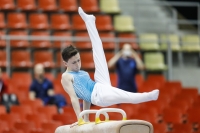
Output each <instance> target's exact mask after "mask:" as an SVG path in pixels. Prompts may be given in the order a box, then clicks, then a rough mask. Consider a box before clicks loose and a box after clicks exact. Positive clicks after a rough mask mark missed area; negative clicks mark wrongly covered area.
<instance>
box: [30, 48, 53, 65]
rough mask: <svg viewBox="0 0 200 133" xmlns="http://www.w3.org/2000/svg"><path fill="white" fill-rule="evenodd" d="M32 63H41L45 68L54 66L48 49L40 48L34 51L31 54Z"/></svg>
mask: <svg viewBox="0 0 200 133" xmlns="http://www.w3.org/2000/svg"><path fill="white" fill-rule="evenodd" d="M33 58H34V64H38V63H42V64H43V65H44V67H45V68H53V67H55V63H54V61H53V54H52V52H50V51H46V50H40V51H35V52H34V54H33Z"/></svg>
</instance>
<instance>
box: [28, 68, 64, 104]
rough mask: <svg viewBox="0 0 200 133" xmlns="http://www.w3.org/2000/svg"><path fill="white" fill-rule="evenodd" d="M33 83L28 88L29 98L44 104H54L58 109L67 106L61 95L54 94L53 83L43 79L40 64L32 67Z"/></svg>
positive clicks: (42, 70)
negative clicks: (37, 99)
mask: <svg viewBox="0 0 200 133" xmlns="http://www.w3.org/2000/svg"><path fill="white" fill-rule="evenodd" d="M34 76H35V78H34V79H33V82H32V84H31V86H30V93H29V98H30V99H31V100H34V99H35V98H40V99H42V100H43V102H44V104H45V105H47V104H55V105H56V106H57V107H58V108H61V107H63V106H65V105H66V104H67V102H66V100H65V98H64V97H63V96H62V95H61V94H55V93H54V88H53V83H52V82H51V81H50V80H48V79H47V78H45V71H44V67H43V65H42V64H37V65H35V67H34Z"/></svg>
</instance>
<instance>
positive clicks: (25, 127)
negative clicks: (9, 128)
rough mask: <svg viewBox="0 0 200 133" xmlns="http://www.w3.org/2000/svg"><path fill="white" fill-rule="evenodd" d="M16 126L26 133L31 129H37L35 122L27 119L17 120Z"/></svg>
mask: <svg viewBox="0 0 200 133" xmlns="http://www.w3.org/2000/svg"><path fill="white" fill-rule="evenodd" d="M14 127H15V128H16V129H17V130H21V131H23V132H24V133H28V132H30V131H31V130H33V129H35V125H34V123H33V122H30V121H27V122H16V123H15V124H14Z"/></svg>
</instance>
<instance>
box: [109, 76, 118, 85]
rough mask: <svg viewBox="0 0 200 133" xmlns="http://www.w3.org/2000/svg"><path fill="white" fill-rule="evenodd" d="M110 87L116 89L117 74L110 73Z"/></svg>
mask: <svg viewBox="0 0 200 133" xmlns="http://www.w3.org/2000/svg"><path fill="white" fill-rule="evenodd" d="M110 82H111V85H112V86H114V87H117V74H116V73H115V72H112V73H110Z"/></svg>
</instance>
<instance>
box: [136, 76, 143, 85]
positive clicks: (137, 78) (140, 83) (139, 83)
mask: <svg viewBox="0 0 200 133" xmlns="http://www.w3.org/2000/svg"><path fill="white" fill-rule="evenodd" d="M135 81H136V85H137V88H140V87H141V86H142V84H143V83H144V77H143V76H142V74H137V75H136V77H135Z"/></svg>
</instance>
